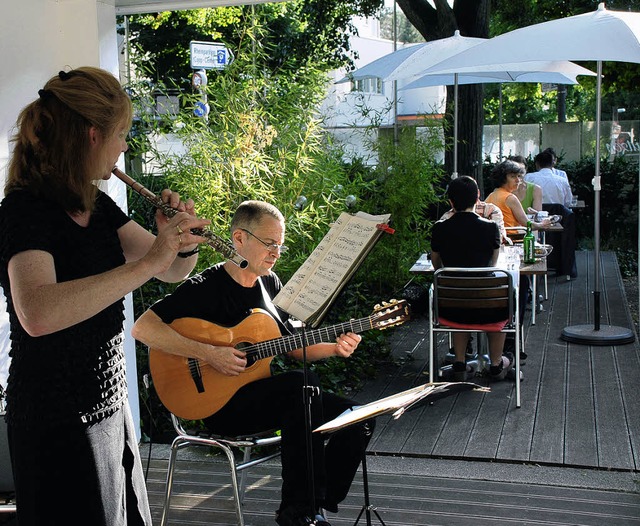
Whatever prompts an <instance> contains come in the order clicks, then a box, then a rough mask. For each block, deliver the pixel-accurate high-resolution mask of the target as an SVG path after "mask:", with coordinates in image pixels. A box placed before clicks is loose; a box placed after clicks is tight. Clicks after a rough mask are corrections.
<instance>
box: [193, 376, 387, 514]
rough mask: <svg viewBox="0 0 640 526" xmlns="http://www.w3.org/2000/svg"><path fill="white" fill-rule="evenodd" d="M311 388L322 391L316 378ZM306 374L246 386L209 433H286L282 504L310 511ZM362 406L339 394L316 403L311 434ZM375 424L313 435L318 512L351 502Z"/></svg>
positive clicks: (209, 421)
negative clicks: (356, 476) (278, 430)
mask: <svg viewBox="0 0 640 526" xmlns="http://www.w3.org/2000/svg"><path fill="white" fill-rule="evenodd" d="M308 381H309V385H311V386H314V387H319V386H320V380H319V378H318V377H317V375H315V374H314V373H312V372H309V374H308ZM303 386H304V375H303V372H302V371H289V372H286V373H281V374H277V375H275V376H271V377H269V378H264V379H262V380H257V381H255V382H252V383H250V384H247V385H245V386H243V387H242V388H241V389H240V390H239V391H238V392H237V393H236V394H235V395H234V396H233V397H232V398H231V400H229V402H228V403H227V404H226V405H225V406H224V407H223V408H222V409H221V410H220V411H218V412H217V413H216V414H214V415H213V416H211V417H209V418H207V419H205V424H206V426H207V428H208V429H209V430H210V431H211V432H213V433H217V434H221V435H226V436H238V435H250V434H254V433H258V432H262V431H267V430H270V429H280V430H281V432H282V442H281V451H282V455H281V456H282V502H281V505H280V509H284V508H285V507H287V506H290V505H295V506H306V505H307V504H309V503H310V501H311V492H310V488H309V478H308V469H307V433H306V425H305V420H306V411H305V404H304V395H303ZM354 405H357V404H356V402H354V401H353V400H349V399H346V398H343V397H340V396H337V395H334V394H330V393H322V392H321V390H320V394H317V395H314V396H312V397H311V428H312V429H315V428H317V427H318V426H320V425H322V424H323V423H325V422H328V421H329V420H332V419H333V418H335V417H336V416H338V415H340V414H341V413H343V412H344V411H346V410H348V409H350V408H351V407H353V406H354ZM374 424H375V422H374V421H373V420H371V421H367V422H361V423H358V424H354V425H352V426H350V427H347V428H344V429H341V430H340V431H337V432H335V433H333V434H331V435H329V436H328V437H327V436H325V435H324V434H321V433H312V434H311V437H310V439H311V445H312V449H313V456H312V458H313V473H314V490H315V495H314V500H315V503H316V505H317V506H321V507H323V508H326V509H328V510H330V511H333V512H335V511H337V507H338V503H340V502H341V501H342V500H344V498H345V497H346V496H347V493H348V492H349V488H350V486H351V482H352V481H353V478H354V476H355V474H356V472H357V470H358V466H359V465H360V461H361V459H362V456H363V455H364V453H365V451H366V448H367V444H368V443H369V440H370V439H371V433H372V432H373V428H374Z"/></svg>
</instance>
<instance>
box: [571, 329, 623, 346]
mask: <svg viewBox="0 0 640 526" xmlns="http://www.w3.org/2000/svg"><path fill="white" fill-rule="evenodd" d="M560 338H562V339H563V340H564V341H567V342H571V343H582V344H584V345H622V344H625V343H632V342H634V341H635V339H636V337H635V335H634V334H633V331H631V330H629V329H625V328H624V327H615V326H613V325H601V326H600V329H599V330H597V331H596V330H595V328H594V326H593V325H572V326H570V327H565V328H564V329H562V334H561V335H560Z"/></svg>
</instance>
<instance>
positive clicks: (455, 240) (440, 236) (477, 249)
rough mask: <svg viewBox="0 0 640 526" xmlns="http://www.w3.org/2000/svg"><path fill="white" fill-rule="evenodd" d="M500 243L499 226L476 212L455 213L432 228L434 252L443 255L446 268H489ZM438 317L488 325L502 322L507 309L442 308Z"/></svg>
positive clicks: (432, 247)
mask: <svg viewBox="0 0 640 526" xmlns="http://www.w3.org/2000/svg"><path fill="white" fill-rule="evenodd" d="M500 242H501V238H500V229H499V228H498V225H497V224H496V223H494V222H493V221H489V220H488V219H484V218H482V217H479V216H478V215H477V214H475V213H473V212H456V213H455V214H454V215H453V216H451V217H450V218H449V219H445V220H441V221H438V222H437V223H436V224H435V225H433V230H432V237H431V250H433V251H434V252H438V253H439V254H440V258H441V259H442V265H443V266H445V267H464V268H471V267H490V266H491V262H492V258H493V252H494V250H495V249H497V248H500ZM438 315H439V316H441V317H444V318H447V319H450V320H456V321H458V322H464V323H489V322H494V321H499V320H503V319H504V318H505V317H506V315H507V314H506V310H505V309H482V310H478V309H462V308H461V309H453V308H448V309H444V308H442V309H440V310H439V311H438Z"/></svg>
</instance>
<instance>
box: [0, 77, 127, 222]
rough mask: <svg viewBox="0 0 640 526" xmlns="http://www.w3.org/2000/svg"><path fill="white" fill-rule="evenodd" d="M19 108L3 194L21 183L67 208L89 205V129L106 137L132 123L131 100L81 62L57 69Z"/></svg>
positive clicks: (87, 207)
mask: <svg viewBox="0 0 640 526" xmlns="http://www.w3.org/2000/svg"><path fill="white" fill-rule="evenodd" d="M38 94H39V98H38V99H36V100H35V101H33V102H32V103H31V104H29V105H27V106H26V107H25V108H24V109H23V110H22V111H21V112H20V114H19V116H18V120H17V128H18V131H17V133H16V134H15V135H14V136H13V138H12V141H13V142H15V148H14V150H13V154H12V157H11V161H10V163H9V174H8V178H7V182H6V184H5V194H8V193H10V192H12V191H14V190H17V189H20V188H23V189H27V190H28V191H30V192H32V193H33V194H35V195H36V196H38V197H42V198H46V199H48V200H51V201H54V202H56V203H58V204H59V205H60V206H62V207H63V208H64V209H65V210H66V211H69V212H78V211H86V210H89V211H90V210H92V209H93V205H94V200H95V195H96V187H95V186H94V185H93V184H92V181H91V179H92V178H91V176H90V171H91V169H92V164H91V160H92V158H91V156H90V152H91V149H90V142H89V129H90V128H91V127H95V128H96V129H97V130H98V131H99V132H100V133H101V134H102V136H103V137H104V138H107V137H110V136H111V135H112V134H113V133H115V131H116V129H117V128H118V126H120V125H122V123H125V124H126V125H127V126H128V125H129V124H130V123H131V119H132V115H133V109H132V105H131V100H130V99H129V96H128V95H127V93H126V92H125V91H124V90H123V88H122V86H121V85H120V82H119V81H118V80H117V79H116V78H115V77H114V76H113V75H112V74H111V73H109V72H108V71H105V70H102V69H99V68H94V67H81V68H77V69H73V70H71V71H69V72H65V71H61V72H60V73H59V74H58V75H56V76H55V77H52V78H51V79H50V80H49V81H48V82H47V83H46V84H45V86H44V88H43V89H41V90H40V91H39V92H38Z"/></svg>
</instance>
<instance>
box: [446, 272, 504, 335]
mask: <svg viewBox="0 0 640 526" xmlns="http://www.w3.org/2000/svg"><path fill="white" fill-rule="evenodd" d="M515 303H516V299H515V294H514V284H513V276H512V275H511V274H510V273H509V272H507V271H506V270H503V269H499V268H493V267H491V268H452V267H445V268H440V269H438V270H436V271H435V273H434V275H433V308H434V313H433V314H434V320H435V321H436V323H437V320H438V310H439V309H442V308H454V309H457V308H459V309H497V308H503V309H505V312H507V319H508V320H509V322H512V321H513V319H514V316H515Z"/></svg>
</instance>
